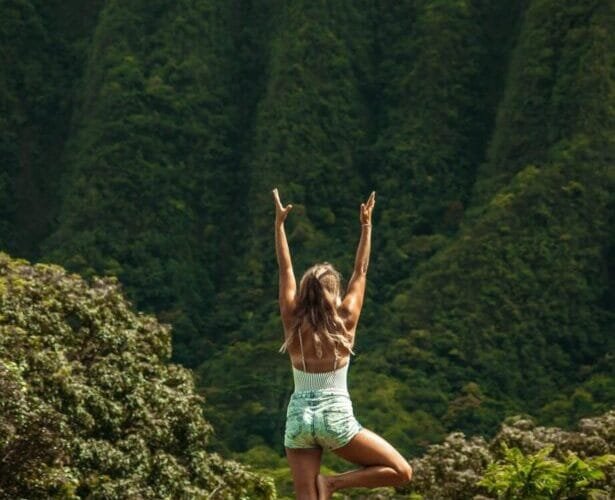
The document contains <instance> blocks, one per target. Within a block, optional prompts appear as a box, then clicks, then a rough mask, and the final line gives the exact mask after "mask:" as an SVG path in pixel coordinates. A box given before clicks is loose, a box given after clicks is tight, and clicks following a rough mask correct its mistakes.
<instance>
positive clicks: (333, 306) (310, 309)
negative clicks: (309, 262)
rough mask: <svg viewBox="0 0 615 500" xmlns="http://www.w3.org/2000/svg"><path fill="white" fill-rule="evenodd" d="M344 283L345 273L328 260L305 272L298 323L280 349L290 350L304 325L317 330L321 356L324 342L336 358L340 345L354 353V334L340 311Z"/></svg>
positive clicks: (315, 346) (314, 332)
mask: <svg viewBox="0 0 615 500" xmlns="http://www.w3.org/2000/svg"><path fill="white" fill-rule="evenodd" d="M341 282H342V276H341V274H340V273H339V272H338V271H337V270H336V269H335V268H334V267H333V266H332V265H331V264H329V263H328V262H323V263H320V264H315V265H313V266H312V267H310V268H309V269H308V270H307V271H306V272H305V273H304V274H303V276H302V277H301V281H300V282H299V296H298V299H297V309H296V311H295V319H294V323H293V325H292V327H291V333H290V335H288V336H287V338H286V340H285V341H284V343H283V344H282V347H280V352H284V351H286V349H287V348H288V346H289V345H290V344H292V343H293V342H294V341H295V339H296V337H297V336H298V335H300V334H301V331H300V330H301V329H302V327H304V326H307V327H308V329H309V330H312V331H313V335H314V348H315V350H316V355H317V356H318V357H319V358H322V347H323V343H327V344H328V345H330V346H332V347H333V350H334V352H335V357H336V358H337V356H338V352H339V351H338V348H340V347H341V348H342V349H344V350H346V351H348V352H350V353H352V354H354V352H353V350H352V339H351V337H350V334H349V332H348V331H347V330H346V327H345V326H344V322H343V321H342V318H340V316H339V314H338V313H337V307H338V306H339V303H340V301H341V298H340V297H341V290H340V289H341ZM304 330H305V328H304Z"/></svg>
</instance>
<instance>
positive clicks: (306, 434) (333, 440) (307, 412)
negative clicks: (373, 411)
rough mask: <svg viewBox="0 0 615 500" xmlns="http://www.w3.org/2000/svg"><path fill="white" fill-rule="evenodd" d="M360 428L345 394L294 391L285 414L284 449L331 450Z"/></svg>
mask: <svg viewBox="0 0 615 500" xmlns="http://www.w3.org/2000/svg"><path fill="white" fill-rule="evenodd" d="M361 429H363V427H362V426H361V424H359V422H358V421H357V419H356V418H355V417H354V413H353V410H352V401H351V400H350V396H349V394H348V393H347V392H341V391H340V390H336V389H319V390H314V391H302V392H295V393H294V394H293V395H292V396H291V397H290V402H289V403H288V409H287V411H286V430H285V432H284V446H286V447H287V448H325V449H328V450H334V449H336V448H340V447H342V446H344V445H345V444H348V442H349V441H350V440H351V439H352V438H353V437H354V436H356V435H357V433H358V432H359V431H360V430H361Z"/></svg>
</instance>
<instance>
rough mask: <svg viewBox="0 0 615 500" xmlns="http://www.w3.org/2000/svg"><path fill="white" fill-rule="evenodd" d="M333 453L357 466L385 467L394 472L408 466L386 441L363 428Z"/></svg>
mask: <svg viewBox="0 0 615 500" xmlns="http://www.w3.org/2000/svg"><path fill="white" fill-rule="evenodd" d="M333 453H335V454H336V455H338V456H340V457H342V458H343V459H345V460H348V461H349V462H352V463H354V464H357V465H363V466H370V465H385V466H388V467H392V468H393V469H395V470H403V469H405V468H407V466H408V462H407V461H406V459H405V458H404V457H403V456H402V455H401V454H400V453H399V452H398V451H397V450H396V449H395V448H393V446H392V445H391V444H390V443H389V442H388V441H387V440H385V439H384V438H382V437H380V436H379V435H378V434H376V433H375V432H372V431H370V430H369V429H365V428H364V429H362V430H361V431H360V432H358V433H357V435H356V436H355V437H354V438H352V439H351V440H350V442H349V443H348V444H346V445H344V446H342V447H340V448H336V449H335V450H333Z"/></svg>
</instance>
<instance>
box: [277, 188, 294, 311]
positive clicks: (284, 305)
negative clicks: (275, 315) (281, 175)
mask: <svg viewBox="0 0 615 500" xmlns="http://www.w3.org/2000/svg"><path fill="white" fill-rule="evenodd" d="M272 192H273V199H274V201H275V253H276V256H277V259H278V267H279V269H280V281H279V301H280V312H281V313H282V318H283V319H285V317H287V315H288V314H289V313H292V311H293V309H294V305H295V294H296V292H297V284H296V282H295V273H294V271H293V264H292V261H291V259H290V249H289V248H288V241H287V240H286V231H285V230H284V221H285V220H286V216H287V215H288V212H290V211H291V209H292V208H293V206H292V205H290V204H289V205H286V206H285V207H283V206H282V202H281V201H280V195H279V193H278V188H275V189H274V190H273V191H272Z"/></svg>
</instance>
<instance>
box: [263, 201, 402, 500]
mask: <svg viewBox="0 0 615 500" xmlns="http://www.w3.org/2000/svg"><path fill="white" fill-rule="evenodd" d="M273 197H274V201H275V206H276V218H275V243H276V255H277V259H278V265H279V268H280V282H279V285H280V290H279V301H280V312H281V315H282V322H283V325H284V344H283V345H282V348H281V349H280V350H281V351H284V350H287V351H288V353H289V355H290V359H291V364H292V370H293V377H294V381H295V392H294V393H293V395H292V396H291V399H290V402H289V404H288V411H287V414H286V431H285V434H284V445H285V447H286V456H287V458H288V463H289V464H290V468H291V471H292V476H293V483H294V487H295V493H296V496H297V498H298V499H301V500H303V499H305V500H313V499H318V500H325V499H328V498H330V497H331V495H332V494H333V492H335V491H337V490H340V489H343V488H351V487H357V486H362V487H367V488H373V487H377V486H398V485H401V484H403V483H406V482H408V481H410V479H411V477H412V468H411V467H410V465H409V464H408V462H407V461H406V460H405V459H404V457H402V456H401V455H400V454H399V452H398V451H397V450H395V448H393V447H392V446H391V445H390V444H389V443H388V442H387V441H385V440H384V439H383V438H381V437H380V436H378V435H377V434H375V433H374V432H371V431H369V430H367V429H364V428H363V427H362V426H361V425H360V424H359V423H358V421H357V420H356V419H355V417H354V414H353V410H352V402H351V400H350V396H349V394H348V390H347V388H346V374H347V372H348V365H349V362H350V354H352V353H353V351H352V348H353V345H354V340H355V332H356V328H357V323H358V321H359V315H360V314H361V307H362V306H363V296H364V293H365V281H366V274H367V266H368V261H369V253H370V239H371V226H372V224H371V218H372V210H373V208H374V204H375V201H376V195H375V192H372V194H371V195H370V197H369V199H368V200H367V202H365V203H362V204H361V209H360V213H359V219H360V222H361V239H360V241H359V248H358V249H357V254H356V259H355V265H354V272H353V274H352V277H351V278H350V281H349V283H348V289H347V291H346V294H345V295H344V296H343V297H342V293H341V283H340V274H339V273H338V272H337V271H336V270H335V269H334V268H333V266H332V265H331V264H329V263H327V262H324V263H322V264H316V265H315V266H312V267H311V268H309V269H308V270H307V271H306V272H305V274H304V275H303V277H302V278H301V281H300V282H299V290H297V285H296V282H295V275H294V273H293V267H292V263H291V258H290V250H289V248H288V242H287V241H286V233H285V231H284V221H285V219H286V217H287V215H288V213H289V212H290V210H291V209H292V205H287V206H286V207H283V206H282V203H281V201H280V196H279V194H278V190H277V189H274V190H273ZM323 449H329V450H331V451H333V453H335V454H337V455H339V456H340V457H342V458H344V459H346V460H348V461H350V462H352V463H355V464H357V465H360V466H362V468H360V469H357V470H353V471H350V472H346V473H344V474H338V475H333V476H324V475H322V474H320V473H319V472H320V459H321V456H322V451H323Z"/></svg>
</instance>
